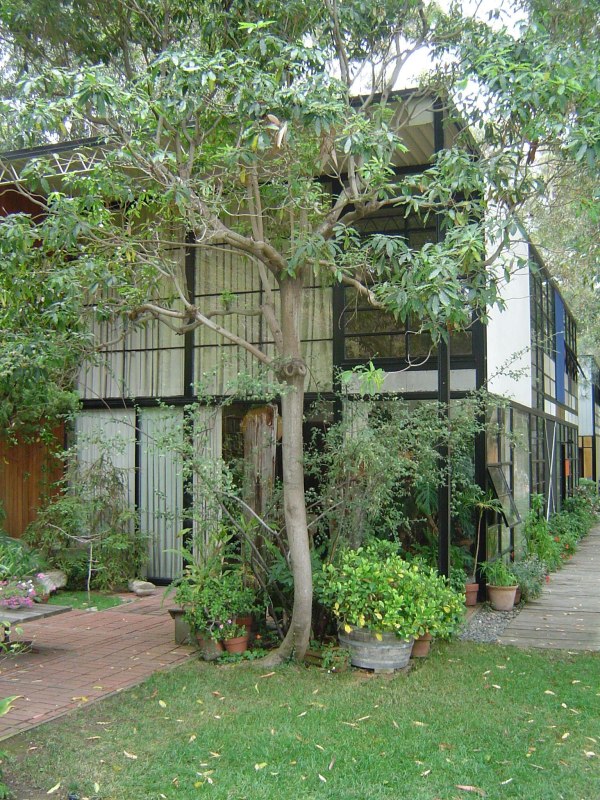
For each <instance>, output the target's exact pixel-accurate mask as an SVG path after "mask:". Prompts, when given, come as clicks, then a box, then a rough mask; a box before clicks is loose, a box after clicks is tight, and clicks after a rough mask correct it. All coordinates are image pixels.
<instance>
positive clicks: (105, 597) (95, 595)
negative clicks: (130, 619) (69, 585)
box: [48, 589, 122, 611]
mask: <svg viewBox="0 0 600 800" xmlns="http://www.w3.org/2000/svg"><path fill="white" fill-rule="evenodd" d="M48 602H49V603H52V604H53V605H56V606H71V607H72V608H95V609H96V610H97V611H103V610H104V609H105V608H113V606H119V605H121V602H122V600H121V598H120V597H117V595H114V594H105V593H104V592H90V594H89V595H88V593H87V592H85V591H82V592H68V591H63V590H62V589H61V590H59V591H58V592H56V593H55V594H52V595H50V599H49V600H48Z"/></svg>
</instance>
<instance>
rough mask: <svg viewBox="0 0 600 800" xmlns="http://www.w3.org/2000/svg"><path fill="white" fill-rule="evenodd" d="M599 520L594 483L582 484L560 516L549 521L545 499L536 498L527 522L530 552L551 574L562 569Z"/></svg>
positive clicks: (567, 501) (532, 499) (539, 496)
mask: <svg viewBox="0 0 600 800" xmlns="http://www.w3.org/2000/svg"><path fill="white" fill-rule="evenodd" d="M597 518H598V494H597V490H596V488H595V486H594V485H593V482H591V481H581V482H580V485H579V486H578V487H577V489H576V490H575V493H574V495H573V496H572V497H569V498H567V499H566V500H565V502H564V503H563V508H562V510H561V511H559V512H558V513H557V514H554V515H553V516H552V517H550V519H549V520H546V518H545V516H544V498H543V496H542V495H533V497H532V498H531V511H530V513H529V515H528V516H527V518H526V520H525V525H524V534H525V539H526V541H527V552H528V553H529V554H530V555H535V556H537V557H538V558H539V559H540V561H542V562H543V563H544V564H545V565H546V568H547V569H548V571H550V572H553V571H554V570H556V569H558V568H559V567H560V566H561V564H562V562H563V560H564V559H566V558H570V557H571V556H572V555H573V553H574V552H575V551H576V549H577V545H578V543H579V540H580V539H581V538H582V537H583V536H585V534H586V533H587V532H588V531H589V529H590V528H591V526H592V525H593V524H594V522H595V521H596V520H597Z"/></svg>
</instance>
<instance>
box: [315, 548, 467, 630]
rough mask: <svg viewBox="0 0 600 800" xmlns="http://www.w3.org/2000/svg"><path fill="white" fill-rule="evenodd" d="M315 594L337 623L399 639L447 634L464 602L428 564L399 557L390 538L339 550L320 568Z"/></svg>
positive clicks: (345, 626)
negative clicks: (426, 566) (336, 554)
mask: <svg viewBox="0 0 600 800" xmlns="http://www.w3.org/2000/svg"><path fill="white" fill-rule="evenodd" d="M318 594H319V599H320V600H321V602H322V603H323V604H324V605H326V606H328V607H329V608H331V610H332V611H333V614H334V615H335V617H336V618H337V620H338V621H339V624H340V626H341V627H343V628H344V629H345V630H350V629H351V628H352V627H359V628H368V629H369V630H372V631H374V632H376V633H381V632H386V631H389V632H394V633H396V634H397V635H398V636H400V637H402V638H410V637H411V636H415V635H421V634H423V633H426V632H430V633H431V634H432V635H434V636H441V637H445V636H449V635H450V634H451V633H452V632H453V631H454V630H456V628H457V627H458V624H459V622H460V619H461V615H462V609H463V601H462V598H461V597H460V596H459V595H458V594H457V593H456V592H454V590H452V589H451V588H450V587H449V586H448V584H447V582H446V580H445V579H444V578H443V577H442V576H440V575H438V574H437V572H436V571H435V570H433V569H427V568H426V569H423V568H422V567H420V566H419V565H418V564H415V563H410V562H408V561H405V560H404V559H402V558H401V557H400V556H399V555H398V554H397V550H396V547H395V546H394V545H393V544H391V543H389V542H381V541H380V542H375V541H373V542H371V543H370V544H368V545H366V546H365V547H359V548H358V549H357V550H346V551H344V552H343V553H342V554H341V555H340V556H339V559H338V560H337V562H336V563H333V564H326V565H324V567H323V576H322V578H321V579H320V580H319V584H318Z"/></svg>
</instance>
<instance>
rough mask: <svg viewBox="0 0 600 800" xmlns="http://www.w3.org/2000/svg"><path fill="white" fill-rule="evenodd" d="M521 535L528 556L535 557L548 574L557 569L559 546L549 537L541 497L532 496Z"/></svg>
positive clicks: (559, 560)
mask: <svg viewBox="0 0 600 800" xmlns="http://www.w3.org/2000/svg"><path fill="white" fill-rule="evenodd" d="M523 533H524V536H525V540H526V542H527V552H528V553H529V555H535V556H537V557H538V558H539V559H540V561H542V562H543V563H544V564H545V565H546V567H547V569H548V570H549V571H550V572H553V571H554V570H555V569H558V567H559V566H560V563H561V559H560V545H559V543H558V542H557V541H555V540H554V539H553V537H552V536H551V535H550V531H549V528H548V522H547V521H546V517H545V515H544V497H543V495H539V494H538V495H532V497H531V510H530V512H529V514H528V515H527V517H526V519H525V524H524V526H523Z"/></svg>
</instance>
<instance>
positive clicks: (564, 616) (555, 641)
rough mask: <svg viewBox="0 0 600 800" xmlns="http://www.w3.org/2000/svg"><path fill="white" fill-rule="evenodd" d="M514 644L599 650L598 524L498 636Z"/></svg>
mask: <svg viewBox="0 0 600 800" xmlns="http://www.w3.org/2000/svg"><path fill="white" fill-rule="evenodd" d="M500 641H501V643H502V644H510V645H515V646H517V647H535V648H550V649H563V650H569V651H579V650H585V651H595V652H600V525H599V526H596V527H595V528H593V529H592V530H591V531H590V533H589V534H588V535H587V536H586V537H585V538H584V539H583V540H582V541H581V543H580V545H579V549H578V551H577V553H576V554H575V555H574V556H573V558H572V559H570V560H569V561H567V562H566V563H565V565H564V567H563V568H562V570H561V571H560V572H558V573H555V574H554V575H552V577H551V580H550V583H549V584H547V585H546V586H544V589H543V592H542V596H541V597H540V598H538V599H537V600H534V601H533V602H531V603H528V604H527V606H526V607H525V608H524V609H523V611H521V613H520V614H519V615H518V616H517V617H515V619H513V620H511V622H510V624H509V625H508V627H507V628H506V629H505V631H504V633H503V634H502V637H501V639H500Z"/></svg>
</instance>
